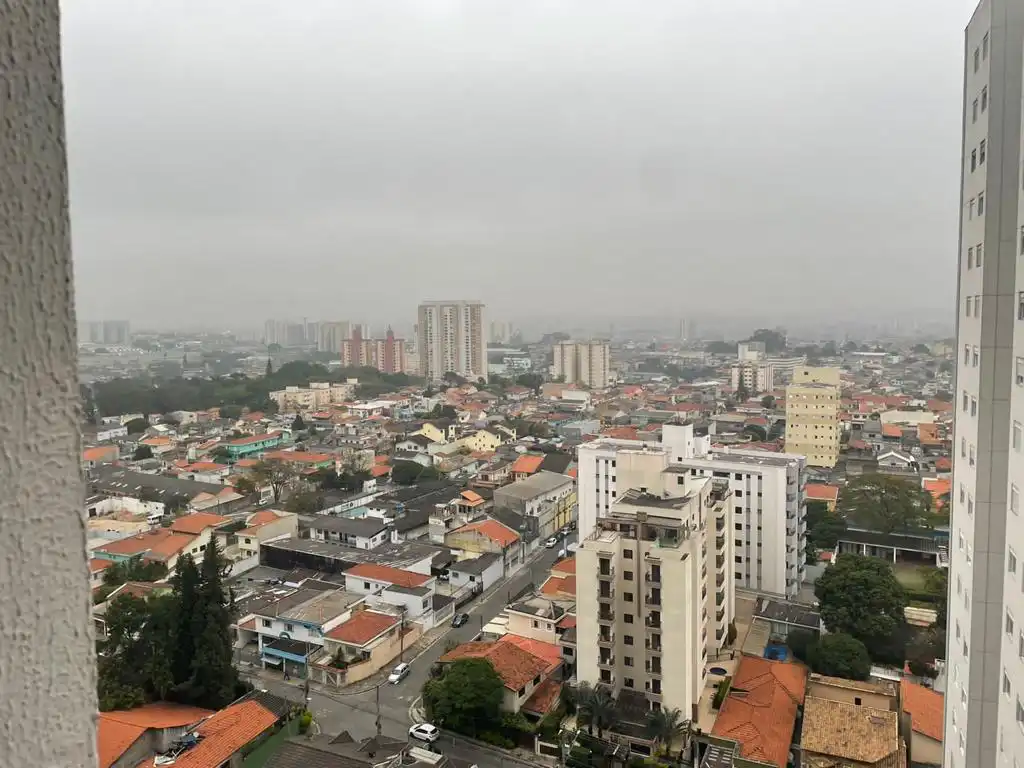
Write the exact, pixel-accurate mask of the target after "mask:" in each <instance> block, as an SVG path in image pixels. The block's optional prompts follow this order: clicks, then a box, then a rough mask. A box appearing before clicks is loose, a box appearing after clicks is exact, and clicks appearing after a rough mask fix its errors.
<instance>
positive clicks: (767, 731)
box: [711, 656, 807, 768]
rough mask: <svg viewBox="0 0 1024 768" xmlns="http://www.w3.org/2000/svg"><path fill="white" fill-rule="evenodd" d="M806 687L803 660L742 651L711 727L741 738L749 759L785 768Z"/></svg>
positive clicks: (744, 751)
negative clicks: (800, 662) (771, 658)
mask: <svg viewBox="0 0 1024 768" xmlns="http://www.w3.org/2000/svg"><path fill="white" fill-rule="evenodd" d="M806 687H807V670H806V669H804V668H803V667H802V666H799V665H797V664H789V663H787V662H782V661H769V660H768V659H762V658H760V657H758V656H743V657H742V658H741V659H740V663H739V667H738V668H737V669H736V674H735V675H734V676H733V679H732V687H731V688H730V692H729V695H728V696H726V697H725V703H724V704H723V705H722V708H721V710H719V713H718V719H717V720H715V727H714V729H713V730H712V731H711V733H712V734H713V735H714V736H721V737H723V738H727V739H732V740H734V741H737V742H739V743H740V753H741V754H742V756H743V757H745V758H747V759H748V760H761V761H764V762H767V763H772V764H774V765H777V766H779V768H786V763H787V761H788V760H789V747H790V744H792V743H793V728H794V726H795V725H796V716H797V708H798V707H799V706H800V705H802V704H803V701H804V692H805V690H806Z"/></svg>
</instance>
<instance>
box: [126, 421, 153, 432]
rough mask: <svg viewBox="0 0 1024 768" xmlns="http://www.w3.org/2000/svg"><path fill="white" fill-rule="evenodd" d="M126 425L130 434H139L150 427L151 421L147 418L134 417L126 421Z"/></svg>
mask: <svg viewBox="0 0 1024 768" xmlns="http://www.w3.org/2000/svg"><path fill="white" fill-rule="evenodd" d="M125 426H126V427H128V434H129V435H138V434H141V433H143V432H145V431H146V430H147V429H149V422H148V421H146V420H145V419H132V420H131V421H128V422H125Z"/></svg>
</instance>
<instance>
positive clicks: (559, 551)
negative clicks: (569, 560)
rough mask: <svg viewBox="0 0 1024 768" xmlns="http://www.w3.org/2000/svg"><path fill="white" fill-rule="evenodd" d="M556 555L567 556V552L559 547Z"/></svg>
mask: <svg viewBox="0 0 1024 768" xmlns="http://www.w3.org/2000/svg"><path fill="white" fill-rule="evenodd" d="M558 556H559V557H568V556H569V553H568V552H566V551H565V550H564V549H560V550H558Z"/></svg>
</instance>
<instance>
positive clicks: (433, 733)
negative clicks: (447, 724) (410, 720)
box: [409, 723, 441, 744]
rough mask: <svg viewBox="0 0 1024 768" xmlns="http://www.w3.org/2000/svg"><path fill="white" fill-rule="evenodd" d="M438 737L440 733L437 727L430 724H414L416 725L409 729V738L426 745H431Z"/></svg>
mask: <svg viewBox="0 0 1024 768" xmlns="http://www.w3.org/2000/svg"><path fill="white" fill-rule="evenodd" d="M440 736H441V732H440V731H439V730H438V729H437V726H434V725H431V724H430V723H416V725H414V726H412V727H411V728H410V729H409V737H410V738H413V739H419V740H420V741H425V742H427V743H428V744H433V743H434V742H435V741H437V740H438V738H439V737H440Z"/></svg>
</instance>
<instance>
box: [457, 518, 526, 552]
mask: <svg viewBox="0 0 1024 768" xmlns="http://www.w3.org/2000/svg"><path fill="white" fill-rule="evenodd" d="M456 531H476V532H477V533H479V534H480V535H482V536H486V537H487V538H488V539H490V540H491V541H496V542H498V544H500V545H501V546H502V547H508V546H511V545H512V544H515V543H516V542H517V541H519V534H518V533H516V532H515V531H513V530H512V529H511V528H509V527H508V526H507V525H504V524H503V523H499V522H498V521H497V520H490V519H487V520H481V521H480V522H478V523H467V524H466V525H464V526H462V527H461V528H457V529H456Z"/></svg>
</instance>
